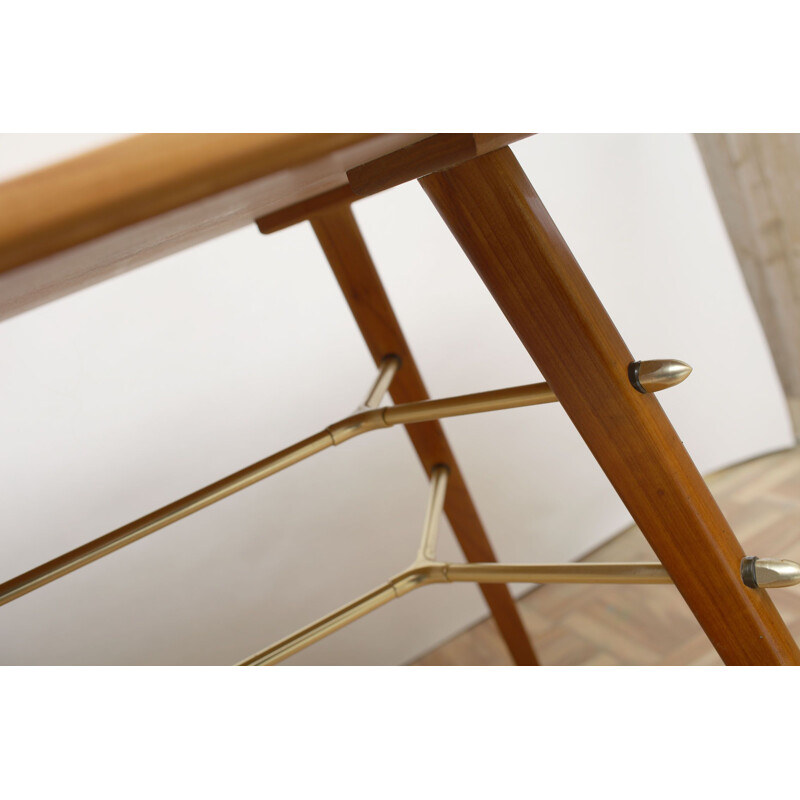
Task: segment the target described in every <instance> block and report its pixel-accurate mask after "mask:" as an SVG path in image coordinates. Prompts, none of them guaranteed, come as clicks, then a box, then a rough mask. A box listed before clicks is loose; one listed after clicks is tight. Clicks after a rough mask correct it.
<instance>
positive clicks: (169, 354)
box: [0, 134, 793, 664]
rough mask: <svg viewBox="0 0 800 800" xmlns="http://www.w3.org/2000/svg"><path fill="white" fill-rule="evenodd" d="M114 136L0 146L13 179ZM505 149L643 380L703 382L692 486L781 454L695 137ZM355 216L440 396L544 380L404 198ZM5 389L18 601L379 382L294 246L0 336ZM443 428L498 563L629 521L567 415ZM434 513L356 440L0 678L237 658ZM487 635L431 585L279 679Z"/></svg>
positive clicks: (43, 603) (405, 448) (65, 591)
mask: <svg viewBox="0 0 800 800" xmlns="http://www.w3.org/2000/svg"><path fill="white" fill-rule="evenodd" d="M100 140H102V137H90V136H85V137H82V136H59V137H44V138H42V137H35V138H33V139H29V138H26V137H21V136H14V135H9V136H3V137H0V178H2V177H5V176H7V175H9V174H12V173H15V172H19V171H22V170H24V169H28V168H31V167H32V166H36V165H38V164H39V163H41V162H43V161H47V160H49V159H52V158H55V157H60V156H62V155H64V154H66V153H68V152H71V151H74V150H78V149H81V148H82V147H86V146H92V145H94V144H96V143H97V142H98V141H100ZM512 149H513V150H514V151H515V153H516V154H517V156H518V158H519V159H520V161H521V162H522V164H523V166H524V167H525V169H526V171H527V172H528V175H529V177H530V178H531V180H532V182H533V184H534V186H536V188H537V190H538V191H539V193H540V195H541V196H542V199H543V200H544V202H545V205H546V206H547V207H548V209H549V211H550V213H551V214H552V215H553V217H554V218H555V220H556V222H557V224H558V225H559V227H560V228H561V230H562V232H563V234H564V236H565V238H566V239H567V241H568V242H569V244H570V246H571V248H572V250H573V252H574V253H575V255H576V256H577V258H578V260H579V262H580V263H581V265H582V266H583V268H584V270H585V271H586V273H587V274H588V276H589V279H590V280H591V281H592V283H593V284H594V286H595V288H596V289H597V291H598V294H599V295H600V297H601V299H602V300H603V301H604V303H605V304H606V307H607V308H608V310H609V312H610V313H611V316H612V317H613V318H614V320H615V321H616V323H617V325H618V327H619V329H620V331H621V333H622V335H623V337H624V338H625V339H626V341H627V343H628V345H629V346H630V348H631V350H632V351H633V353H634V354H635V356H636V357H637V358H642V359H644V358H660V357H675V358H680V359H683V360H685V361H688V362H689V363H690V364H692V365H693V367H694V368H695V371H694V373H693V374H692V376H691V377H690V378H689V380H688V381H687V382H686V383H684V384H683V385H681V386H680V387H677V388H675V389H672V390H670V391H668V392H665V393H662V394H661V395H660V397H661V400H662V403H663V405H664V407H665V408H666V410H667V413H668V414H669V415H670V416H671V418H672V420H673V422H674V424H675V426H676V428H677V429H678V431H679V433H680V434H681V436H682V438H683V440H684V441H685V443H686V445H687V447H688V449H689V452H690V453H691V454H692V455H693V456H694V458H695V460H696V462H697V463H698V466H699V467H700V469H701V470H702V471H704V472H709V471H712V470H716V469H718V468H720V467H723V466H726V465H729V464H732V463H735V462H738V461H741V460H744V459H747V458H750V457H752V456H755V455H758V454H761V453H765V452H768V451H771V450H775V449H778V448H782V447H786V446H789V445H790V444H791V443H792V441H793V439H792V434H791V429H790V424H789V419H788V416H787V413H786V409H785V404H784V401H783V396H782V394H781V391H780V388H779V384H778V382H777V378H776V375H775V371H774V367H773V364H772V361H771V358H770V356H769V352H768V350H767V347H766V345H765V342H764V338H763V335H762V332H761V329H760V327H759V325H758V322H757V319H756V316H755V313H754V311H753V309H752V307H751V304H750V301H749V298H748V296H747V293H746V290H745V288H744V284H743V281H742V279H741V277H740V275H739V271H738V267H737V265H736V263H735V260H734V256H733V253H732V250H731V247H730V245H729V243H728V240H727V238H726V234H725V231H724V228H723V225H722V223H721V220H720V219H719V216H718V213H717V210H716V206H715V204H714V200H713V197H712V194H711V192H710V189H709V187H708V185H707V182H706V178H705V175H704V173H703V169H702V165H701V162H700V159H699V156H698V154H697V152H696V150H695V147H694V143H693V141H692V139H691V137H690V136H688V135H685V136H684V135H593V136H587V135H554V134H547V135H539V136H536V137H534V138H532V139H528V140H525V141H523V142H521V143H519V144H516V145H514V146H513V147H512ZM355 213H356V216H357V217H358V220H359V222H360V223H361V225H362V227H363V230H364V233H365V237H366V239H367V241H368V244H369V246H370V249H371V252H372V254H373V257H374V259H375V261H376V264H377V266H378V269H379V272H380V273H381V276H382V277H383V279H384V281H385V284H386V287H387V290H388V293H389V296H390V298H391V299H392V301H393V303H394V306H395V310H396V311H397V314H398V316H399V318H400V321H401V324H402V325H403V328H404V330H405V333H406V336H407V338H408V340H409V342H410V345H411V347H412V350H413V351H414V352H415V355H416V357H417V360H418V362H419V365H420V369H421V371H422V373H423V377H424V378H425V380H426V382H427V384H428V388H429V390H430V392H431V394H432V395H433V396H444V395H448V394H456V393H461V392H469V391H478V390H481V389H487V388H496V387H501V386H508V385H514V384H520V383H528V382H531V381H535V380H539V379H540V376H539V374H538V372H537V370H536V369H535V367H534V365H533V364H532V363H531V361H530V359H529V358H528V356H527V354H526V353H525V351H524V349H523V347H522V346H521V344H520V343H519V342H518V340H517V339H516V337H515V336H514V334H513V332H512V331H511V329H510V327H509V325H508V324H507V322H506V321H505V319H504V318H503V317H502V315H501V314H500V312H499V311H498V309H497V308H496V307H495V305H494V303H493V302H492V300H491V298H490V297H489V295H488V293H487V292H486V291H485V289H484V287H483V285H482V284H481V282H480V280H479V279H478V278H477V276H476V275H475V273H474V272H473V270H472V268H471V266H470V265H469V263H468V262H467V260H466V258H465V257H464V256H463V254H462V253H461V251H460V250H459V248H458V246H457V245H456V243H455V242H454V240H453V239H452V238H451V237H450V235H449V233H448V232H447V230H446V228H445V226H444V224H443V223H442V222H441V220H440V219H439V218H438V216H437V214H436V213H435V211H434V210H433V208H432V207H431V206H430V203H429V201H428V200H427V198H426V197H425V196H424V194H423V193H422V190H421V189H420V188H419V187H418V186H417V185H416V184H408V185H405V186H402V187H398V188H396V189H393V190H390V191H388V192H385V193H383V194H381V195H378V196H376V197H373V198H369V199H367V200H364V201H361V202H360V203H358V204H357V205H356V206H355ZM0 375H2V382H0V444H1V445H2V446H1V447H0V472H1V474H0V486H2V502H1V503H0V533H1V535H0V580H5V579H7V578H10V577H13V576H14V575H16V574H18V573H20V572H23V571H25V570H27V569H29V568H31V567H33V566H35V565H37V564H39V563H41V562H42V561H45V560H47V559H49V558H52V557H54V556H56V555H58V554H60V553H62V552H64V551H66V550H68V549H71V548H73V547H76V546H78V545H80V544H83V543H84V542H86V541H88V540H90V539H92V538H95V537H96V536H99V535H101V534H103V533H105V532H107V531H109V530H112V529H113V528H116V527H118V526H120V525H122V524H124V523H126V522H128V521H130V520H132V519H134V518H136V517H138V516H141V515H143V514H145V513H147V512H149V511H152V510H153V509H155V508H157V507H159V506H161V505H163V504H165V503H168V502H170V501H172V500H174V499H176V498H178V497H180V496H182V495H184V494H187V493H189V492H191V491H193V490H195V489H197V488H199V487H201V486H203V485H205V484H207V483H210V482H212V481H214V480H216V479H218V478H220V477H222V476H223V475H226V474H228V473H229V472H232V471H234V470H237V469H239V468H241V467H243V466H245V465H247V464H249V463H252V462H253V461H256V460H258V459H260V458H262V457H264V456H265V455H267V454H268V453H270V452H273V451H275V450H277V449H280V448H282V447H283V446H285V445H287V444H289V443H291V442H293V441H295V440H297V439H300V438H302V437H304V436H306V435H308V434H310V433H312V432H314V431H316V430H319V429H320V428H322V427H324V426H325V425H327V424H328V423H330V422H332V421H333V420H335V419H338V418H340V417H341V416H343V415H345V414H347V413H349V412H350V411H351V410H352V408H353V407H354V406H355V405H356V404H357V403H358V402H360V401H361V399H362V397H363V395H364V392H365V391H366V389H367V387H368V386H369V384H370V382H371V380H372V379H373V376H374V368H373V365H372V362H371V360H370V358H369V355H368V353H367V349H366V347H365V345H364V344H363V342H362V340H361V338H360V335H359V333H358V330H357V328H356V326H355V323H354V322H353V320H352V317H351V316H350V314H349V311H348V309H347V306H346V304H345V302H344V300H343V299H342V296H341V293H340V292H339V289H338V287H337V285H336V283H335V281H334V279H333V277H332V275H331V272H330V269H329V268H328V266H327V264H326V262H325V260H324V257H323V255H322V253H321V250H320V248H319V246H318V245H317V243H316V240H315V239H314V236H313V233H312V232H311V229H310V226H308V224H307V223H306V224H302V225H298V226H295V227H294V228H292V229H289V230H286V231H283V232H280V233H277V234H274V235H272V236H269V237H264V236H260V235H259V234H258V232H257V230H256V229H255V226H251V227H249V228H246V229H243V230H240V231H237V232H234V233H232V234H229V235H226V236H224V237H221V238H220V239H217V240H215V241H213V242H209V243H207V244H204V245H202V246H199V247H195V248H193V249H191V250H188V251H185V252H183V253H180V254H178V255H175V256H172V257H169V258H166V259H164V260H162V261H160V262H157V263H154V264H151V265H149V266H147V267H144V268H140V269H138V270H136V271H134V272H132V273H128V274H127V275H124V276H121V277H119V278H115V279H113V280H110V281H107V282H106V283H103V284H101V285H98V286H95V287H92V288H90V289H88V290H85V291H83V292H80V293H78V294H75V295H72V296H70V297H67V298H64V299H62V300H59V301H56V302H54V303H51V304H49V305H47V306H44V307H41V308H39V309H36V310H34V311H31V312H28V313H26V314H23V315H21V316H19V317H16V318H13V319H11V320H8V321H6V322H3V323H0ZM445 429H446V431H447V433H448V435H449V436H450V438H451V443H452V444H453V448H454V450H455V453H456V456H457V458H458V459H459V462H460V464H461V467H462V470H463V472H464V474H465V476H466V479H467V483H468V485H469V486H470V488H471V490H472V492H473V494H474V498H475V501H476V504H477V506H478V508H479V510H480V512H481V515H482V517H483V519H484V522H485V524H486V527H487V529H488V531H489V533H490V536H491V537H492V540H493V543H494V545H495V548H496V550H497V552H498V554H499V555H500V557H501V558H502V559H504V560H509V561H511V560H526V561H537V560H541V561H558V560H568V559H574V558H576V557H579V556H580V555H582V554H584V553H586V552H587V551H589V550H591V549H593V548H594V547H596V546H597V545H598V544H600V543H601V542H603V541H604V540H606V539H607V538H608V537H610V536H611V535H613V534H615V533H616V532H618V531H619V530H620V529H621V528H623V527H624V526H625V525H626V524H627V523H628V521H629V518H628V516H627V513H626V511H625V509H624V507H623V506H622V504H621V503H620V502H619V500H618V498H617V497H616V495H615V494H614V492H613V490H611V489H610V487H609V486H608V484H607V483H606V481H605V478H604V476H603V475H602V473H601V472H600V470H599V468H598V467H597V466H596V464H595V463H594V461H593V459H592V458H591V456H590V455H589V453H588V451H587V450H586V449H585V447H584V446H583V444H582V442H581V440H580V438H579V437H578V435H577V434H576V433H575V431H574V430H573V429H572V428H571V426H570V424H569V422H568V420H567V418H566V416H565V415H564V414H563V412H562V411H561V409H560V408H558V407H557V406H553V407H542V408H532V409H517V410H513V411H505V412H499V413H495V414H490V415H482V416H474V417H471V418H461V419H455V420H449V421H446V422H445ZM426 493H427V487H426V481H425V478H424V474H423V471H422V469H421V467H420V466H419V464H418V462H417V459H416V455H415V454H414V452H413V450H412V448H411V445H410V444H409V442H408V440H407V438H406V436H405V433H404V431H403V430H401V429H398V430H389V431H382V432H377V433H374V434H371V435H369V436H366V437H363V438H361V439H358V440H354V441H352V442H349V443H347V444H346V445H344V446H342V447H340V448H336V449H334V450H329V451H327V452H326V453H324V454H322V455H320V456H317V457H316V458H314V459H312V460H310V461H308V462H305V463H303V464H301V465H299V466H297V467H294V468H293V469H291V470H289V471H287V472H284V473H281V474H279V475H278V476H276V477H274V478H271V479H269V480H267V481H266V482H264V483H263V484H260V485H257V486H254V487H251V488H249V489H247V490H245V491H244V492H242V493H240V494H238V495H236V496H234V497H232V498H229V499H227V500H225V501H223V502H221V503H219V504H217V505H216V506H213V507H211V508H210V509H208V510H205V511H203V512H200V513H199V514H196V515H194V516H192V517H189V518H187V519H185V520H182V521H181V522H179V523H177V524H175V525H173V526H171V527H170V528H167V529H164V530H162V531H159V532H157V533H155V534H153V535H152V536H150V537H148V538H146V539H144V540H142V541H140V542H138V543H136V544H134V545H132V546H130V547H128V548H126V549H124V550H122V551H119V552H117V553H115V554H113V555H111V556H109V557H107V558H105V559H102V560H101V561H98V562H95V563H94V564H92V565H90V566H88V567H86V568H84V569H82V570H80V571H78V572H76V573H73V574H72V575H69V576H67V577H65V578H63V579H61V580H59V581H57V582H55V583H53V584H50V585H49V586H47V587H45V588H43V589H41V590H39V591H37V592H34V593H32V594H30V595H27V596H25V597H23V598H21V599H19V600H17V601H15V602H13V603H11V604H9V605H7V606H4V607H2V608H0V662H1V663H6V664H73V663H75V664H117V663H121V664H164V663H166V664H227V663H232V662H235V661H237V660H239V659H241V658H243V657H245V656H247V655H249V654H250V653H251V652H253V651H254V650H257V649H259V648H261V647H262V646H264V645H266V644H269V643H270V642H271V641H273V640H275V639H277V638H279V637H281V636H283V635H285V634H287V633H289V632H291V631H292V630H294V629H295V628H297V627H300V626H302V625H304V624H306V623H308V622H310V621H312V620H313V619H315V618H316V617H318V616H320V615H322V614H324V613H327V612H328V611H329V610H331V609H333V608H334V607H335V606H337V605H340V604H342V603H344V602H347V601H349V600H350V599H352V598H353V597H355V596H356V595H358V594H360V593H362V592H364V591H366V590H368V589H370V588H372V586H374V585H376V584H378V583H380V582H382V581H383V580H385V579H386V578H387V577H389V576H390V575H391V574H393V573H394V572H396V571H397V570H399V569H400V568H402V567H404V566H405V565H406V564H407V563H408V562H409V561H410V560H411V558H412V557H413V554H414V552H415V550H416V547H417V543H418V537H419V529H420V525H421V522H422V517H423V513H424V507H425V500H426ZM441 540H442V541H441V551H442V554H443V555H444V556H445V557H450V558H458V557H459V553H458V550H457V548H456V546H455V545H454V544H453V540H452V534H451V532H450V530H449V528H448V527H447V525H446V524H445V525H444V526H443V529H442V534H441ZM301 575H302V577H298V576H301ZM515 588H516V589H517V590H518V591H524V590H525V587H515ZM485 613H486V609H485V607H484V605H483V602H482V600H481V598H480V595H479V593H478V590H477V589H476V588H475V587H472V586H444V587H431V588H428V589H423V590H421V591H420V592H418V593H415V594H412V595H410V596H408V597H405V598H403V599H402V600H400V601H399V602H396V603H393V604H390V605H389V606H387V607H385V608H383V609H381V610H379V611H378V612H376V613H375V614H373V615H371V616H369V617H367V618H365V619H364V620H362V621H360V622H358V623H356V624H355V625H353V626H352V627H350V628H348V629H346V630H344V631H342V632H340V633H338V634H336V635H335V636H333V637H331V638H329V639H327V640H326V641H324V642H321V643H319V644H317V645H315V646H314V647H312V648H311V649H309V650H307V651H305V652H304V653H302V654H299V655H298V656H296V657H294V658H293V659H292V660H291V662H290V663H302V664H394V663H403V662H406V661H409V660H411V659H413V658H414V657H415V656H417V655H419V654H421V653H423V652H425V651H426V650H428V649H430V648H431V647H434V646H435V645H436V644H437V643H439V642H441V641H443V640H445V639H446V638H448V637H449V636H451V635H452V634H453V633H455V632H456V631H458V630H460V629H462V628H464V627H466V626H468V625H470V624H472V623H473V622H475V621H476V620H478V619H479V618H481V617H482V616H484V615H485Z"/></svg>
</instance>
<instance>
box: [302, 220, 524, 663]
mask: <svg viewBox="0 0 800 800" xmlns="http://www.w3.org/2000/svg"><path fill="white" fill-rule="evenodd" d="M311 224H312V225H313V228H314V232H315V233H316V235H317V238H318V239H319V242H320V244H321V245H322V249H323V251H324V252H325V255H326V256H327V258H328V261H329V263H330V265H331V267H332V268H333V272H334V274H335V276H336V279H337V281H338V282H339V285H340V286H341V288H342V291H343V292H344V295H345V298H346V299H347V302H348V304H349V305H350V309H351V311H352V312H353V315H354V317H355V319H356V322H357V323H358V327H359V328H360V330H361V333H362V334H363V336H364V339H365V341H366V343H367V346H368V347H369V350H370V353H371V354H372V357H373V358H374V359H375V363H376V364H378V363H379V362H380V360H381V359H382V358H383V357H384V356H386V355H389V354H395V355H398V356H399V357H400V358H401V359H402V365H401V367H400V369H399V370H398V372H397V375H396V376H395V378H394V380H393V381H392V386H391V390H390V391H391V395H392V398H393V400H394V401H395V403H409V402H412V401H415V400H425V399H427V398H428V393H427V390H426V389H425V385H424V383H423V382H422V377H421V376H420V373H419V370H418V369H417V366H416V364H415V362H414V358H413V356H412V355H411V351H410V350H409V348H408V344H407V342H406V340H405V337H404V336H403V332H402V330H401V328H400V324H399V322H398V321H397V317H396V316H395V314H394V311H393V309H392V306H391V304H390V303H389V298H388V297H387V295H386V292H385V290H384V288H383V284H382V283H381V280H380V277H379V276H378V273H377V271H376V269H375V265H374V264H373V262H372V258H371V257H370V255H369V251H368V250H367V246H366V243H365V242H364V239H363V237H362V236H361V232H360V230H359V229H358V225H357V223H356V220H355V218H354V217H353V213H352V211H351V210H350V206H349V205H342V206H339V207H335V208H331V209H328V210H326V211H324V212H322V213H320V214H318V215H315V216H312V217H311ZM406 430H407V432H408V435H409V437H410V439H411V442H412V444H413V445H414V449H415V450H416V451H417V455H418V456H419V458H420V461H422V465H423V467H424V468H425V471H426V472H427V474H428V476H429V477H430V474H431V470H432V469H433V467H434V466H436V465H437V464H446V465H447V466H448V467H449V468H450V479H449V481H448V487H447V497H446V500H445V507H444V508H445V514H446V515H447V518H448V520H449V521H450V525H451V526H452V528H453V532H454V534H455V536H456V538H457V539H458V543H459V545H460V546H461V549H462V550H463V552H464V555H465V556H466V558H467V559H468V560H469V561H495V560H496V558H495V555H494V552H493V550H492V546H491V544H490V543H489V539H488V537H487V535H486V531H485V530H484V528H483V524H482V523H481V520H480V517H479V516H478V512H477V510H476V508H475V506H474V504H473V502H472V498H471V497H470V494H469V491H468V489H467V486H466V483H465V482H464V478H463V476H462V474H461V470H460V469H459V467H458V464H457V463H456V460H455V456H454V455H453V452H452V450H451V449H450V445H449V444H448V442H447V439H446V438H445V435H444V430H443V429H442V426H441V424H440V423H439V422H424V423H417V424H413V425H407V426H406ZM480 588H481V591H482V592H483V596H484V597H485V599H486V602H487V603H488V605H489V608H490V610H491V612H492V615H493V617H494V620H495V622H496V623H497V626H498V628H499V630H500V633H501V635H502V637H503V639H504V640H505V642H506V645H507V646H508V649H509V652H510V653H511V656H512V658H513V659H514V661H515V662H516V663H517V664H520V665H535V664H537V663H538V662H537V659H536V655H535V653H534V650H533V647H532V645H531V643H530V641H529V639H528V636H527V633H526V631H525V627H524V625H523V623H522V620H521V619H520V616H519V612H518V610H517V608H516V605H515V604H514V600H513V598H512V597H511V593H510V592H509V590H508V587H506V586H503V585H490V586H481V587H480Z"/></svg>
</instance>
